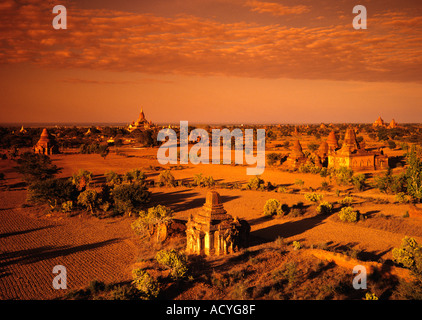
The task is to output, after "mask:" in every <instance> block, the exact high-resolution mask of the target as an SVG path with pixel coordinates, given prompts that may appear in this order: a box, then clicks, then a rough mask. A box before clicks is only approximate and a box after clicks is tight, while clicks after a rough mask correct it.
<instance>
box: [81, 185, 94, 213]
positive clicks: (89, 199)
mask: <svg viewBox="0 0 422 320" xmlns="http://www.w3.org/2000/svg"><path fill="white" fill-rule="evenodd" d="M97 203H98V193H97V191H95V190H92V189H87V190H85V191H83V192H81V193H80V194H79V196H78V204H80V205H82V206H84V207H86V208H87V209H89V210H90V211H91V213H94V211H95V207H96V206H97Z"/></svg>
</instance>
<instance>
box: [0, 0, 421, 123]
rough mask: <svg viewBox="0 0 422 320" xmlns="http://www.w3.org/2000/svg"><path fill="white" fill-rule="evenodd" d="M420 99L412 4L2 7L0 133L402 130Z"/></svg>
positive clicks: (142, 2) (111, 0)
mask: <svg viewBox="0 0 422 320" xmlns="http://www.w3.org/2000/svg"><path fill="white" fill-rule="evenodd" d="M57 4H60V5H64V6H65V7H66V9H67V29H59V30H56V29H54V28H53V26H52V21H53V19H54V17H55V16H56V15H57V14H54V13H53V12H52V10H53V7H54V6H55V5H57ZM356 5H364V6H365V8H366V9H367V29H360V30H355V29H354V28H353V25H352V22H353V19H354V18H355V16H356V15H357V14H354V13H353V12H352V10H353V7H354V6H356ZM421 101H422V2H421V1H419V0H412V1H410V0H401V1H397V0H366V1H357V0H265V1H264V0H154V1H151V0H120V1H115V0H101V1H100V0H72V1H69V0H64V1H58V0H57V1H51V0H21V1H12V0H3V1H2V2H1V3H0V115H1V117H0V123H18V124H19V123H22V124H23V123H36V122H44V123H46V122H48V123H57V124H59V123H75V122H76V123H130V122H132V121H133V120H136V119H137V118H138V115H139V112H140V109H141V108H143V110H144V113H145V115H146V118H147V119H148V120H152V121H153V122H155V123H162V124H166V123H178V122H179V121H190V122H192V123H210V124H212V123H245V124H246V123H259V124H261V123H262V124H264V123H268V124H270V123H271V124H284V123H330V122H332V123H345V122H354V123H370V122H373V121H375V120H376V119H377V118H378V116H381V117H382V118H383V119H384V120H385V121H386V122H389V121H391V119H393V118H394V119H395V120H396V121H397V122H398V123H405V122H412V123H414V122H422V104H421Z"/></svg>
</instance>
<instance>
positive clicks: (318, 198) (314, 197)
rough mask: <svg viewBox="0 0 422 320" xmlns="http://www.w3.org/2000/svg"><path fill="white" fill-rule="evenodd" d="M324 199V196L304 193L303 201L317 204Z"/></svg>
mask: <svg viewBox="0 0 422 320" xmlns="http://www.w3.org/2000/svg"><path fill="white" fill-rule="evenodd" d="M323 198H324V195H322V194H318V193H305V199H306V200H307V201H310V202H319V201H321V200H322V199H323Z"/></svg>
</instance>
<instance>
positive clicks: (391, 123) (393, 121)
mask: <svg viewBox="0 0 422 320" xmlns="http://www.w3.org/2000/svg"><path fill="white" fill-rule="evenodd" d="M397 127H398V125H397V122H396V120H394V119H393V120H391V122H390V124H389V125H388V129H394V128H397Z"/></svg>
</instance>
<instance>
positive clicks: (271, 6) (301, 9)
mask: <svg viewBox="0 0 422 320" xmlns="http://www.w3.org/2000/svg"><path fill="white" fill-rule="evenodd" d="M245 6H248V7H251V10H252V11H256V12H259V13H269V14H272V15H274V16H284V15H288V14H302V13H307V12H309V11H310V8H309V7H308V6H304V5H297V6H291V7H289V6H284V5H282V4H278V3H275V2H266V1H257V0H249V1H247V2H246V3H245Z"/></svg>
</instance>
